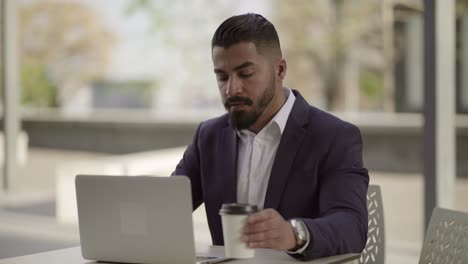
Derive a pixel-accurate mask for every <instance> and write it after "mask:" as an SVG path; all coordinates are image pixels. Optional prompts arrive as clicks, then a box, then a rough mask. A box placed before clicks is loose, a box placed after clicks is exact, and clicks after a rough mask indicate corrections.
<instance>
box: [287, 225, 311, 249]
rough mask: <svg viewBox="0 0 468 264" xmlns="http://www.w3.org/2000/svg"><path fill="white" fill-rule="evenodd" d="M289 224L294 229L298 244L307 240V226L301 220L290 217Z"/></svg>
mask: <svg viewBox="0 0 468 264" xmlns="http://www.w3.org/2000/svg"><path fill="white" fill-rule="evenodd" d="M290 222H291V225H292V227H293V229H294V233H295V235H296V240H297V243H298V244H299V245H303V244H304V243H305V242H306V240H307V233H306V232H307V230H306V229H307V227H306V226H305V224H304V223H303V222H302V221H301V220H297V219H292V220H291V221H290Z"/></svg>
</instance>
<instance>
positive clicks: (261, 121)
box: [248, 87, 286, 134]
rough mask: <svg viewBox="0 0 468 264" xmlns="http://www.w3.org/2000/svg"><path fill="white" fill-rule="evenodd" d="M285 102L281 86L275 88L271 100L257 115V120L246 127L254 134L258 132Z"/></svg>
mask: <svg viewBox="0 0 468 264" xmlns="http://www.w3.org/2000/svg"><path fill="white" fill-rule="evenodd" d="M285 102H286V96H285V95H284V92H283V88H282V87H281V88H280V89H277V90H276V93H275V95H274V97H273V98H272V99H271V102H270V103H269V104H268V106H267V107H266V108H265V111H263V113H262V114H261V115H260V116H259V117H258V119H257V121H255V123H254V124H253V125H251V126H250V127H249V128H248V129H249V131H251V132H253V133H255V134H257V133H258V132H260V131H261V130H262V129H263V128H264V127H265V126H266V125H267V124H268V123H269V122H270V121H271V119H273V117H274V116H275V115H276V114H277V113H278V111H279V110H280V109H281V107H282V106H283V104H284V103H285Z"/></svg>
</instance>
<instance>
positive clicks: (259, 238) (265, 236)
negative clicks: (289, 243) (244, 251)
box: [247, 230, 280, 243]
mask: <svg viewBox="0 0 468 264" xmlns="http://www.w3.org/2000/svg"><path fill="white" fill-rule="evenodd" d="M279 237H280V233H279V232H278V230H269V231H266V232H260V233H255V234H251V235H248V236H247V239H248V242H249V243H250V242H263V241H267V240H276V239H278V238H279Z"/></svg>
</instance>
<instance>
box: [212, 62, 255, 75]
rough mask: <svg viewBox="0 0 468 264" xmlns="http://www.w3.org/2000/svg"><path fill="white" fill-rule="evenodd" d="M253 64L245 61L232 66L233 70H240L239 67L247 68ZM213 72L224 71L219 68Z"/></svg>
mask: <svg viewBox="0 0 468 264" xmlns="http://www.w3.org/2000/svg"><path fill="white" fill-rule="evenodd" d="M253 65H255V64H254V63H253V62H251V61H246V62H244V63H242V64H241V65H239V66H236V67H235V68H234V70H235V71H238V70H240V69H243V68H247V67H250V66H253ZM214 72H215V73H225V71H223V70H221V69H214Z"/></svg>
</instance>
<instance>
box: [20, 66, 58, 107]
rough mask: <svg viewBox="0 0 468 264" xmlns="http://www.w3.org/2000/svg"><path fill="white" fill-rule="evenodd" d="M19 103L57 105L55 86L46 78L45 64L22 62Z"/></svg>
mask: <svg viewBox="0 0 468 264" xmlns="http://www.w3.org/2000/svg"><path fill="white" fill-rule="evenodd" d="M20 74H21V76H20V84H21V103H22V104H24V105H28V106H35V107H57V106H58V105H59V104H58V96H57V87H56V86H55V85H54V84H53V83H52V82H51V81H50V80H49V79H48V77H47V74H46V70H45V66H44V65H40V64H23V65H22V66H21V73H20Z"/></svg>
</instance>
